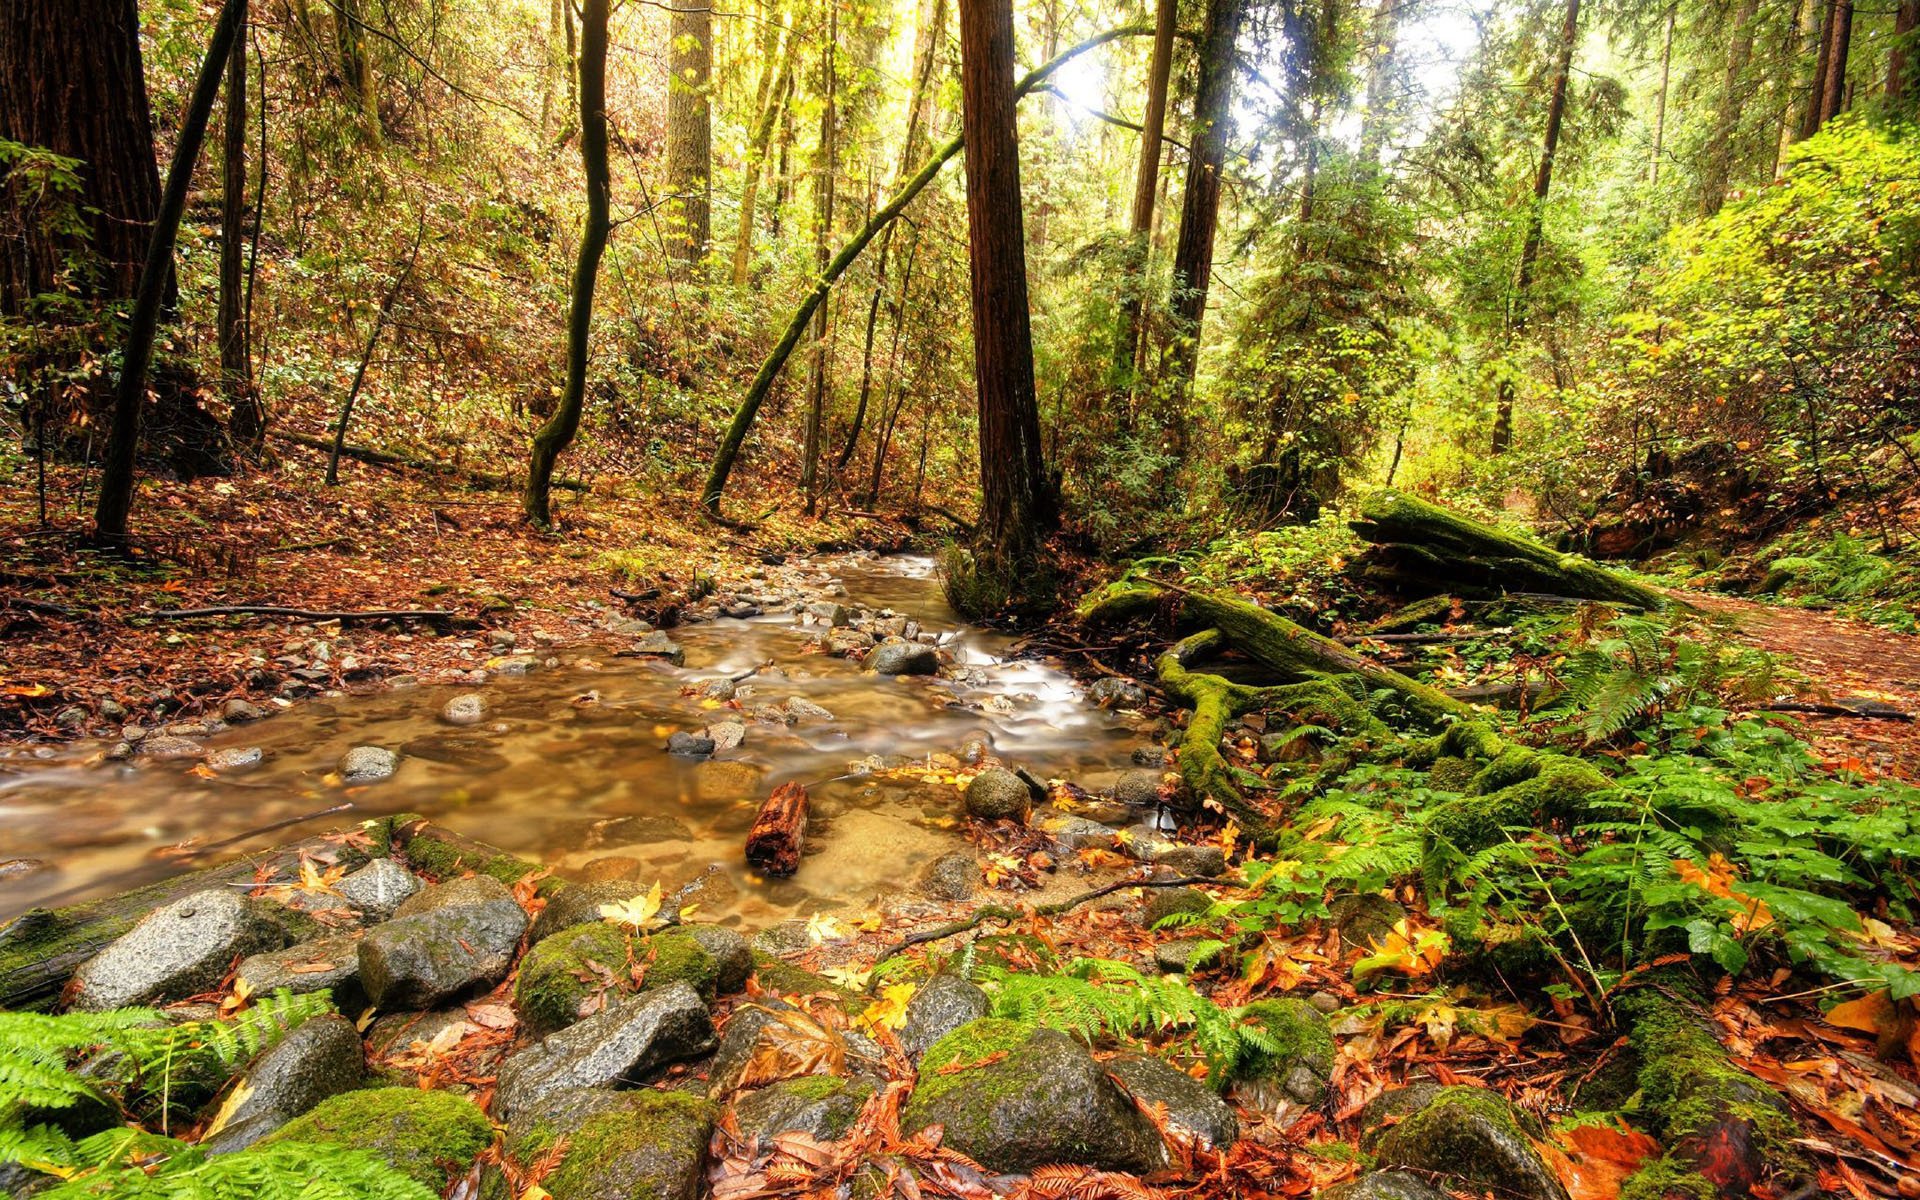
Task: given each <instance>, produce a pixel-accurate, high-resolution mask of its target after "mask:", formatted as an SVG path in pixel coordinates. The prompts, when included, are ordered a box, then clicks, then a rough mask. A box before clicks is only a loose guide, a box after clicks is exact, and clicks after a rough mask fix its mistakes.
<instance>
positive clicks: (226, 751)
mask: <svg viewBox="0 0 1920 1200" xmlns="http://www.w3.org/2000/svg"><path fill="white" fill-rule="evenodd" d="M266 759H267V752H266V751H265V750H262V749H261V748H260V747H258V746H222V747H221V748H220V749H218V750H215V751H213V752H212V753H211V754H209V755H207V769H208V770H209V771H218V772H219V773H220V774H222V775H231V774H234V773H236V772H239V771H251V770H253V769H254V768H255V767H257V766H259V765H260V764H261V763H263V762H265V761H266Z"/></svg>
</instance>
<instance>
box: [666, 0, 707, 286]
mask: <svg viewBox="0 0 1920 1200" xmlns="http://www.w3.org/2000/svg"><path fill="white" fill-rule="evenodd" d="M672 13H673V19H672V22H671V25H670V30H671V33H670V37H669V40H668V46H667V66H668V70H669V72H670V78H669V79H668V81H667V189H668V193H669V196H670V197H671V199H672V201H673V203H674V205H675V210H676V211H675V212H674V215H673V216H672V217H670V218H669V221H668V247H669V251H670V253H671V256H672V258H673V259H674V261H675V262H676V263H677V264H678V270H679V272H680V274H681V277H682V278H689V277H692V276H693V275H696V274H698V265H699V263H700V261H701V260H702V259H703V258H705V257H706V253H707V246H708V243H709V242H711V241H712V239H713V218H712V214H713V180H712V174H713V162H712V151H713V105H712V102H711V99H710V97H709V95H708V91H709V88H710V86H711V77H712V73H713V10H712V9H711V8H709V7H707V0H676V4H675V6H674V7H673V9H672Z"/></svg>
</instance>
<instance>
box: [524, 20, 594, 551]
mask: <svg viewBox="0 0 1920 1200" xmlns="http://www.w3.org/2000/svg"><path fill="white" fill-rule="evenodd" d="M608 4H609V0H586V4H585V7H584V8H583V9H582V11H581V17H580V25H581V29H580V32H581V39H580V67H579V71H580V158H581V161H582V163H583V164H584V165H585V167H586V174H587V227H586V230H585V232H583V233H582V234H581V236H580V257H579V261H578V262H576V263H575V264H574V268H573V299H572V302H571V304H570V305H569V308H568V312H567V381H566V385H565V387H564V388H563V389H562V391H561V393H560V404H559V406H558V407H557V408H555V409H554V410H553V416H551V417H549V418H548V419H547V423H546V424H544V425H542V426H541V427H540V431H539V432H538V433H536V434H534V435H533V455H532V459H531V462H530V463H529V464H528V468H527V490H526V494H525V495H524V496H523V498H522V500H521V510H522V512H523V513H524V514H525V516H526V519H527V520H528V521H529V522H530V523H531V524H533V525H534V526H535V527H536V528H539V529H546V528H549V527H550V526H551V525H552V524H553V514H552V512H551V510H550V508H549V506H548V496H549V493H550V491H551V489H552V486H553V468H554V464H555V463H556V462H557V461H558V460H559V458H560V453H561V451H563V450H565V449H566V448H567V446H568V444H569V443H571V442H572V441H573V435H574V434H575V433H577V432H578V431H579V429H580V411H581V409H582V408H583V407H585V404H586V398H587V340H588V337H589V335H590V334H591V333H592V331H593V291H594V288H595V287H596V286H598V284H599V282H600V256H601V255H602V254H603V253H605V252H606V249H607V237H608V235H609V234H610V233H611V232H612V229H613V221H612V209H611V189H612V176H611V174H610V172H609V170H608V166H607V10H608Z"/></svg>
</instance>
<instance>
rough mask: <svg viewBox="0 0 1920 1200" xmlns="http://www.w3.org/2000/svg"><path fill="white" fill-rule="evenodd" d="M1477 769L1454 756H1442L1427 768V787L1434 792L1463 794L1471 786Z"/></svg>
mask: <svg viewBox="0 0 1920 1200" xmlns="http://www.w3.org/2000/svg"><path fill="white" fill-rule="evenodd" d="M1478 770H1479V769H1478V768H1477V767H1475V766H1474V764H1472V763H1470V762H1468V761H1467V760H1466V759H1464V758H1461V757H1459V756H1458V755H1454V754H1443V755H1441V756H1440V757H1438V758H1436V759H1434V760H1433V765H1432V766H1431V767H1428V768H1427V786H1428V787H1430V788H1432V789H1433V790H1434V791H1436V792H1464V791H1466V790H1467V789H1468V788H1470V787H1472V786H1473V777H1474V775H1475V774H1477V773H1478Z"/></svg>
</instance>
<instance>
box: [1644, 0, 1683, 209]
mask: <svg viewBox="0 0 1920 1200" xmlns="http://www.w3.org/2000/svg"><path fill="white" fill-rule="evenodd" d="M1679 19H1680V6H1679V5H1678V4H1672V5H1669V6H1668V8H1667V36H1666V39H1665V40H1664V41H1663V42H1662V43H1661V44H1660V95H1659V97H1658V99H1656V100H1655V101H1654V106H1653V153H1652V155H1650V156H1649V157H1648V159H1647V182H1648V183H1659V182H1660V156H1661V155H1662V154H1664V153H1666V145H1667V89H1668V87H1669V85H1671V83H1672V82H1673V27H1674V24H1675V22H1677V21H1678V20H1679Z"/></svg>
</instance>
